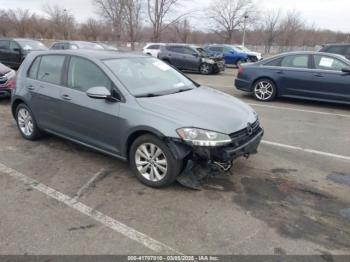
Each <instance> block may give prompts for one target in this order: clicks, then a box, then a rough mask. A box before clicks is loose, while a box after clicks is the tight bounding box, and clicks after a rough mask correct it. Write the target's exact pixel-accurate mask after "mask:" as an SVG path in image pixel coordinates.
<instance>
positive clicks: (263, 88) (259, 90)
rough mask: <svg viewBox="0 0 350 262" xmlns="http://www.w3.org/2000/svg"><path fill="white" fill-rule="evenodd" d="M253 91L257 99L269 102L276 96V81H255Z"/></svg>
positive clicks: (265, 79)
mask: <svg viewBox="0 0 350 262" xmlns="http://www.w3.org/2000/svg"><path fill="white" fill-rule="evenodd" d="M253 93H254V97H255V99H257V100H259V101H262V102H268V101H272V100H274V99H275V98H276V95H277V88H276V85H275V83H274V82H273V81H271V80H270V79H267V78H264V79H259V80H258V81H256V82H255V83H254V88H253Z"/></svg>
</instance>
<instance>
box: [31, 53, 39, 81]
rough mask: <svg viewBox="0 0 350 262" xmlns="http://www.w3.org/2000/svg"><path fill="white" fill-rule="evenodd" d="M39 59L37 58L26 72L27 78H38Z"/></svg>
mask: <svg viewBox="0 0 350 262" xmlns="http://www.w3.org/2000/svg"><path fill="white" fill-rule="evenodd" d="M40 59H41V57H37V58H36V59H35V60H34V62H33V63H32V65H31V66H30V69H29V71H28V77H29V78H31V79H36V78H37V76H38V69H39V64H40Z"/></svg>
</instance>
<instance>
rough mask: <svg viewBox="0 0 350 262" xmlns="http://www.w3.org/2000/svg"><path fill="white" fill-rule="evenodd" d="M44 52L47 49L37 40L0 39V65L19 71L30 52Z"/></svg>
mask: <svg viewBox="0 0 350 262" xmlns="http://www.w3.org/2000/svg"><path fill="white" fill-rule="evenodd" d="M42 50H47V47H46V46H45V45H44V44H43V43H41V42H39V41H36V40H31V39H24V38H23V39H22V38H0V63H3V64H4V65H7V66H9V67H11V68H13V69H18V68H19V67H20V65H21V64H22V61H23V60H24V59H25V57H26V56H27V55H28V53H29V52H31V51H42Z"/></svg>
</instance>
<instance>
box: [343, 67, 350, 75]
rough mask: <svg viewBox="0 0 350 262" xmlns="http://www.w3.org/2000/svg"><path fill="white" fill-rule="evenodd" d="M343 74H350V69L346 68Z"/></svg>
mask: <svg viewBox="0 0 350 262" xmlns="http://www.w3.org/2000/svg"><path fill="white" fill-rule="evenodd" d="M341 71H342V72H343V73H347V74H350V67H345V68H343V69H342V70H341Z"/></svg>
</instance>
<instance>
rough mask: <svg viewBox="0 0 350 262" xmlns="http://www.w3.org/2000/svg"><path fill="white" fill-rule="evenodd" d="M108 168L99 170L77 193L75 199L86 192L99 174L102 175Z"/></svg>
mask: <svg viewBox="0 0 350 262" xmlns="http://www.w3.org/2000/svg"><path fill="white" fill-rule="evenodd" d="M105 171H106V170H105V169H101V170H100V171H99V172H97V173H96V174H95V175H94V176H93V177H92V178H91V179H90V180H89V181H88V182H87V183H86V184H85V185H83V186H82V187H81V188H80V189H79V191H78V192H77V193H76V194H75V196H74V200H78V199H79V198H80V197H81V196H82V195H83V194H84V193H85V191H86V190H88V188H89V187H90V186H91V185H92V184H94V183H95V181H96V180H97V178H98V177H99V176H101V175H102V174H103V173H104V172H105Z"/></svg>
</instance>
